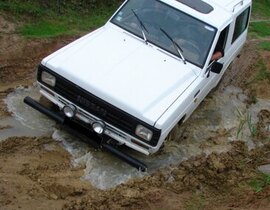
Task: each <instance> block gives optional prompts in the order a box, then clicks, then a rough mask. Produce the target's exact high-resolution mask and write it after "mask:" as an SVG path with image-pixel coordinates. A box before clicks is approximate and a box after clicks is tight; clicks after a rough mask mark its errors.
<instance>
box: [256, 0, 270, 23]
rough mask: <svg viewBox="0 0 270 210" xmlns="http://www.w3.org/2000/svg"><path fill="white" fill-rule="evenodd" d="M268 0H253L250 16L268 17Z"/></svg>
mask: <svg viewBox="0 0 270 210" xmlns="http://www.w3.org/2000/svg"><path fill="white" fill-rule="evenodd" d="M269 11H270V0H253V1H252V16H253V17H254V18H259V19H267V18H269V17H270V12H269Z"/></svg>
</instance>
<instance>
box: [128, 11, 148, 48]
mask: <svg viewBox="0 0 270 210" xmlns="http://www.w3.org/2000/svg"><path fill="white" fill-rule="evenodd" d="M131 11H132V12H133V14H134V16H135V17H136V18H137V20H138V22H139V23H140V27H141V31H142V35H143V39H144V41H145V44H147V38H146V35H145V33H144V31H146V32H147V33H149V32H148V31H147V29H146V28H145V25H144V24H143V22H142V21H141V19H140V18H139V16H138V15H137V14H136V12H135V11H134V10H133V9H131Z"/></svg>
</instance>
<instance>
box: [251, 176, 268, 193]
mask: <svg viewBox="0 0 270 210" xmlns="http://www.w3.org/2000/svg"><path fill="white" fill-rule="evenodd" d="M269 185H270V176H269V175H267V174H262V175H261V177H259V178H257V179H253V180H251V181H250V182H249V186H250V187H251V188H252V189H253V190H254V191H255V192H256V193H258V192H261V191H263V189H264V188H265V187H267V186H269Z"/></svg>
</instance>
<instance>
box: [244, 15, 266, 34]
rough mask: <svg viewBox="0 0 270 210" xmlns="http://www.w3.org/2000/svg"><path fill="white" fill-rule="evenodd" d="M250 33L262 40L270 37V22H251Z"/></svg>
mask: <svg viewBox="0 0 270 210" xmlns="http://www.w3.org/2000/svg"><path fill="white" fill-rule="evenodd" d="M269 13H270V12H269ZM249 32H250V33H251V34H252V35H254V36H256V37H261V38H264V37H268V36H270V20H269V21H261V22H251V23H250V26H249Z"/></svg>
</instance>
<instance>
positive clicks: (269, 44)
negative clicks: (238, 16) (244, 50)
mask: <svg viewBox="0 0 270 210" xmlns="http://www.w3.org/2000/svg"><path fill="white" fill-rule="evenodd" d="M260 48H261V49H263V50H266V51H270V41H267V42H261V43H260Z"/></svg>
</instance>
